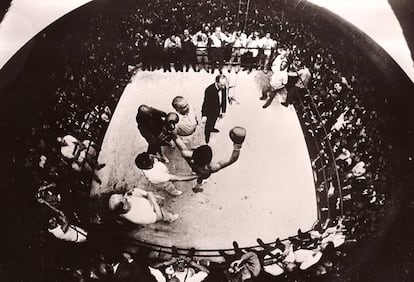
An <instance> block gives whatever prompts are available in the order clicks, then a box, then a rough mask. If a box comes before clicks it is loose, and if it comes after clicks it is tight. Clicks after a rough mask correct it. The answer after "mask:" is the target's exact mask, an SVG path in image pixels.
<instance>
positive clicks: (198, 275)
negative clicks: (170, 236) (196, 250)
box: [150, 257, 209, 282]
mask: <svg viewBox="0 0 414 282" xmlns="http://www.w3.org/2000/svg"><path fill="white" fill-rule="evenodd" d="M162 266H166V268H165V275H164V274H163V273H162V272H161V271H160V270H159V269H158V268H160V267H162ZM150 271H151V274H152V275H153V276H154V277H155V278H156V279H157V281H158V282H164V281H169V282H171V281H174V282H201V281H203V280H204V279H206V278H207V276H208V274H209V270H208V269H207V268H206V267H205V266H203V265H201V264H199V263H197V262H195V261H194V260H192V258H189V257H184V258H176V257H173V258H171V259H170V260H169V261H166V262H163V263H160V264H158V265H156V266H154V268H152V267H150Z"/></svg>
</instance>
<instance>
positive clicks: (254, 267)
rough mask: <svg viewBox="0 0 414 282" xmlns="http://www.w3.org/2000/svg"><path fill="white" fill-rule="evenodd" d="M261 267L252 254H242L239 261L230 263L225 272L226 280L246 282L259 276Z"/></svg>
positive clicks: (254, 254)
mask: <svg viewBox="0 0 414 282" xmlns="http://www.w3.org/2000/svg"><path fill="white" fill-rule="evenodd" d="M260 271H261V265H260V261H259V258H258V256H257V255H256V253H254V252H248V253H244V254H243V255H242V256H241V257H240V259H238V260H235V261H232V262H231V263H230V267H229V268H228V269H227V271H226V275H227V278H228V280H231V281H247V280H250V279H254V278H256V277H258V276H259V274H260Z"/></svg>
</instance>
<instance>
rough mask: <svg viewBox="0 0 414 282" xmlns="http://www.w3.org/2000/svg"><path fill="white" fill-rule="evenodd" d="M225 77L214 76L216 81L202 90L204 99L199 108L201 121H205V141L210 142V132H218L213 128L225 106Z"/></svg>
mask: <svg viewBox="0 0 414 282" xmlns="http://www.w3.org/2000/svg"><path fill="white" fill-rule="evenodd" d="M227 91H228V88H227V77H226V76H225V75H222V74H220V75H218V76H216V81H215V82H214V83H213V84H211V85H209V86H208V87H207V88H206V90H205V92H204V101H203V105H202V108H201V115H202V118H201V121H202V122H203V123H205V128H204V134H205V140H206V143H208V142H210V134H211V132H219V130H218V129H216V128H215V125H216V121H217V119H218V118H223V117H224V115H225V113H226V108H227V94H228V93H227Z"/></svg>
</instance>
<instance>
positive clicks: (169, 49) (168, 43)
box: [164, 34, 183, 72]
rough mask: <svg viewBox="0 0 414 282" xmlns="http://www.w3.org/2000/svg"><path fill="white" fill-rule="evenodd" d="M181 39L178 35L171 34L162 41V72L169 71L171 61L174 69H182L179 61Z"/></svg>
mask: <svg viewBox="0 0 414 282" xmlns="http://www.w3.org/2000/svg"><path fill="white" fill-rule="evenodd" d="M181 49H182V46H181V39H180V37H178V36H176V35H174V34H172V35H171V36H170V37H168V38H167V39H165V41H164V55H165V65H164V72H166V71H169V72H171V63H173V64H174V68H175V71H183V66H182V61H181Z"/></svg>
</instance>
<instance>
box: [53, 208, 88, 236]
mask: <svg viewBox="0 0 414 282" xmlns="http://www.w3.org/2000/svg"><path fill="white" fill-rule="evenodd" d="M48 231H49V232H50V233H52V234H53V236H55V237H56V238H58V239H61V240H64V241H70V242H76V243H81V242H85V241H86V238H87V236H88V233H87V232H86V231H85V230H83V229H82V228H80V227H78V226H74V225H70V224H69V222H68V220H67V218H66V216H65V215H64V214H63V213H62V214H61V215H59V216H58V217H52V218H51V219H49V228H48Z"/></svg>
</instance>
